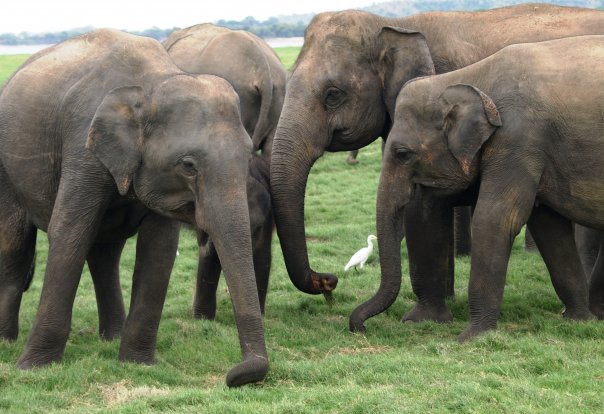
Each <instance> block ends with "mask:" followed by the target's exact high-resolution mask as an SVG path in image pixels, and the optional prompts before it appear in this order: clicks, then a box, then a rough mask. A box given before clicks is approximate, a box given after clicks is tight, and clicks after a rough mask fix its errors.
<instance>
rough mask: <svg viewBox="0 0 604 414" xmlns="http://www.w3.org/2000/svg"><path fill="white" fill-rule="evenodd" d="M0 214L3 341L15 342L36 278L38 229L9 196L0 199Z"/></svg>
mask: <svg viewBox="0 0 604 414" xmlns="http://www.w3.org/2000/svg"><path fill="white" fill-rule="evenodd" d="M4 188H6V186H4ZM0 212H1V213H0V338H3V339H6V340H9V341H12V340H15V339H17V336H18V335H19V308H20V307H21V297H22V295H23V292H24V291H25V290H26V289H27V288H28V287H29V282H31V278H32V277H33V270H34V264H33V262H34V256H35V250H36V232H37V229H36V228H35V227H34V226H33V224H32V223H30V222H29V221H28V220H27V215H26V213H25V211H24V210H23V209H22V208H21V207H20V206H19V205H18V204H17V202H16V201H15V200H14V199H12V197H11V195H10V194H9V193H8V192H6V193H5V194H2V195H1V196H0Z"/></svg>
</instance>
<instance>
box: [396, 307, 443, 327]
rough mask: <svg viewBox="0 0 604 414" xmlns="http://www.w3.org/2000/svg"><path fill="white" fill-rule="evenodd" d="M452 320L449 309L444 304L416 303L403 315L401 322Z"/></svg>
mask: <svg viewBox="0 0 604 414" xmlns="http://www.w3.org/2000/svg"><path fill="white" fill-rule="evenodd" d="M452 320H453V314H452V313H451V311H450V310H449V308H448V307H447V305H446V304H444V303H443V304H442V305H441V306H428V305H423V304H419V303H417V304H416V305H415V306H414V307H413V309H411V310H410V311H409V312H407V313H405V314H404V315H403V318H402V319H401V322H403V323H413V322H424V321H432V322H439V323H445V322H451V321H452Z"/></svg>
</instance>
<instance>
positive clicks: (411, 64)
mask: <svg viewBox="0 0 604 414" xmlns="http://www.w3.org/2000/svg"><path fill="white" fill-rule="evenodd" d="M378 44H379V45H380V46H379V47H380V48H381V51H380V56H379V62H380V63H379V74H380V77H381V79H382V87H383V93H384V102H385V103H386V108H388V112H389V114H390V117H391V118H394V107H395V105H396V97H397V96H398V93H399V91H400V90H401V88H402V87H403V85H404V84H405V82H407V81H408V80H410V79H413V78H417V77H419V76H427V75H434V73H435V72H434V63H433V62H432V57H431V56H430V50H428V43H427V42H426V38H425V37H424V35H423V34H421V33H420V32H416V31H413V30H407V29H401V28H399V27H392V26H384V27H382V29H381V30H380V34H379V36H378Z"/></svg>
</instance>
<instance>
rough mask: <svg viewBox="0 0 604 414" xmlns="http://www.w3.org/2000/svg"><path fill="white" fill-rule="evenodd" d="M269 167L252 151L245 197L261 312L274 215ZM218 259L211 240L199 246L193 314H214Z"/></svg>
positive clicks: (212, 316) (263, 302)
mask: <svg viewBox="0 0 604 414" xmlns="http://www.w3.org/2000/svg"><path fill="white" fill-rule="evenodd" d="M269 173H270V166H269V163H268V161H267V160H266V158H263V157H260V156H259V155H257V154H254V155H253V156H252V158H251V159H250V163H249V176H248V179H247V199H248V208H249V213H250V226H251V228H250V232H251V235H252V251H253V261H254V273H255V275H256V285H257V287H258V298H259V300H260V311H261V312H262V314H264V304H265V302H266V293H267V290H268V279H269V274H270V270H271V243H272V239H273V227H274V225H273V214H272V210H271V194H270V180H269ZM221 270H222V267H221V265H220V258H219V257H218V254H217V253H216V247H215V245H214V242H213V241H212V240H211V239H208V240H206V241H205V243H204V244H203V245H202V246H201V247H200V253H199V266H198V268H197V272H198V273H197V287H196V291H195V298H194V300H193V316H194V317H195V318H198V319H202V318H203V319H210V320H212V319H214V317H215V315H216V288H217V287H218V279H219V278H220V271H221Z"/></svg>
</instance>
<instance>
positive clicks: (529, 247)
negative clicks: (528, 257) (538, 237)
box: [524, 227, 539, 252]
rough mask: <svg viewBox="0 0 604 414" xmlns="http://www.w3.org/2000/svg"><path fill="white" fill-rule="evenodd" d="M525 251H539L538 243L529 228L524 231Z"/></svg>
mask: <svg viewBox="0 0 604 414" xmlns="http://www.w3.org/2000/svg"><path fill="white" fill-rule="evenodd" d="M524 250H526V251H527V252H536V251H538V250H539V249H538V248H537V243H536V242H535V239H534V238H533V235H532V233H531V230H530V229H529V228H528V227H527V228H526V230H525V231H524Z"/></svg>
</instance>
